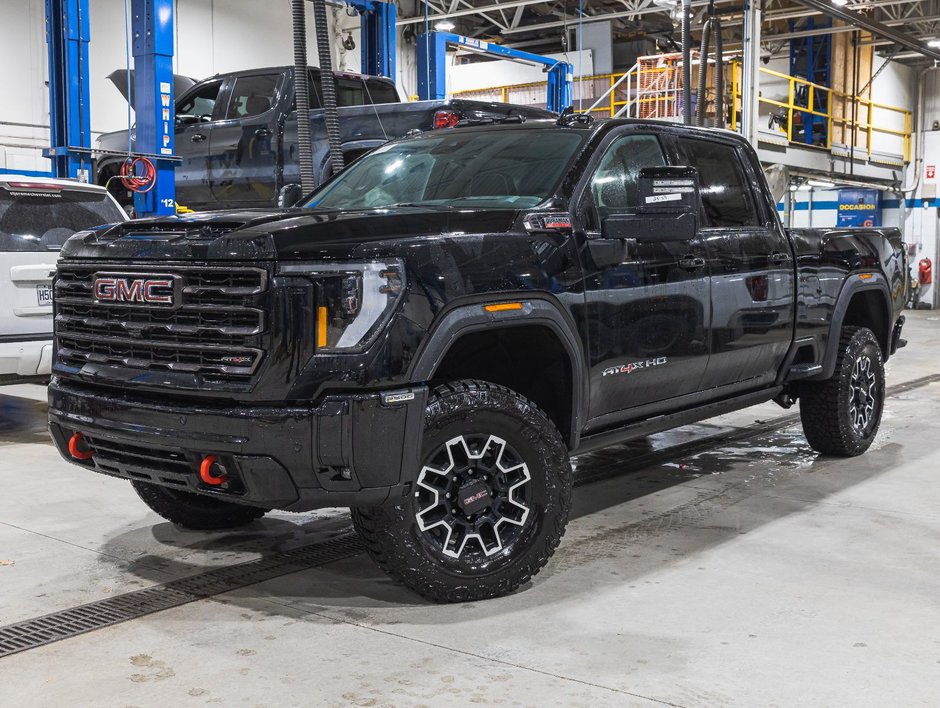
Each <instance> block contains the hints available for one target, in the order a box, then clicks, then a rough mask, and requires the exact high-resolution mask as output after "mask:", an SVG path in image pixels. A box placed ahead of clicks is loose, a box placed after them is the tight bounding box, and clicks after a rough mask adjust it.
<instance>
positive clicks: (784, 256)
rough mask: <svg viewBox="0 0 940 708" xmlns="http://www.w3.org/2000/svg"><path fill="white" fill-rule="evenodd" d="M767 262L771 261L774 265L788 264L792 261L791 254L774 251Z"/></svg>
mask: <svg viewBox="0 0 940 708" xmlns="http://www.w3.org/2000/svg"><path fill="white" fill-rule="evenodd" d="M767 260H769V261H770V262H771V263H772V264H773V265H780V264H781V263H786V262H787V261H788V260H790V254H789V253H780V252H779V251H774V252H773V253H771V254H770V255H769V256H768V257H767Z"/></svg>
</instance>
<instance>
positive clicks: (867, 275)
mask: <svg viewBox="0 0 940 708" xmlns="http://www.w3.org/2000/svg"><path fill="white" fill-rule="evenodd" d="M858 277H859V278H861V279H862V280H871V279H872V278H874V277H875V276H873V275H872V274H871V273H861V274H860V275H859V276H858Z"/></svg>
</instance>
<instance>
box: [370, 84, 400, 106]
mask: <svg viewBox="0 0 940 708" xmlns="http://www.w3.org/2000/svg"><path fill="white" fill-rule="evenodd" d="M363 83H364V84H365V87H366V103H372V104H380V103H398V92H397V91H395V87H394V86H393V85H392V84H390V83H388V82H387V81H381V80H379V79H366V80H365V81H364V82H363Z"/></svg>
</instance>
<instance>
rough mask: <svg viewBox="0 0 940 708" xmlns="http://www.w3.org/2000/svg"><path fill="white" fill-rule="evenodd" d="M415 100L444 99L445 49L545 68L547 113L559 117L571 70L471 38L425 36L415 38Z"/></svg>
mask: <svg viewBox="0 0 940 708" xmlns="http://www.w3.org/2000/svg"><path fill="white" fill-rule="evenodd" d="M416 44H417V47H418V97H419V98H420V99H421V100H424V101H427V100H430V99H441V98H446V97H447V75H446V73H445V71H446V68H447V47H449V46H450V47H459V48H461V49H466V50H469V51H472V52H476V53H478V54H486V55H488V56H493V57H499V58H501V59H509V60H511V61H518V62H521V63H524V64H536V65H539V66H543V67H545V71H546V72H547V73H548V100H547V105H546V107H547V108H548V110H550V111H555V112H556V113H561V112H562V111H564V110H565V109H566V108H568V107H569V106H570V105H571V104H572V93H573V92H572V84H573V82H574V67H573V66H572V65H571V64H568V63H567V62H563V61H559V60H558V59H551V58H549V57H545V56H542V55H541V54H532V53H530V52H523V51H520V50H518V49H511V48H509V47H504V46H502V45H499V44H493V43H492V42H484V41H483V40H480V39H474V38H473V37H464V36H462V35H459V34H452V33H451V32H428V33H427V34H422V35H419V36H418V40H417V43H416Z"/></svg>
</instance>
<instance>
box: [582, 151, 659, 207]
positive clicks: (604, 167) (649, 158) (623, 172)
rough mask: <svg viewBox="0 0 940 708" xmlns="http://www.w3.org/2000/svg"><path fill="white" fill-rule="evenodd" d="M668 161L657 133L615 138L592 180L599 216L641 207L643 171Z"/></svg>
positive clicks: (592, 190)
mask: <svg viewBox="0 0 940 708" xmlns="http://www.w3.org/2000/svg"><path fill="white" fill-rule="evenodd" d="M665 164H666V158H665V156H664V155H663V149H662V146H661V145H660V144H659V140H658V139H657V138H656V136H655V135H627V136H624V137H622V138H617V139H616V140H614V142H612V143H611V144H610V146H609V147H608V148H607V151H606V152H605V153H604V156H603V157H602V158H601V162H600V164H599V165H598V166H597V171H596V172H595V173H594V177H593V178H592V180H591V193H592V194H593V195H594V206H595V207H596V208H597V215H598V216H599V217H600V218H601V219H603V218H604V217H605V216H606V215H607V214H609V213H611V212H616V211H623V210H628V209H636V208H637V207H639V205H640V189H639V183H638V180H639V177H640V170H642V169H643V168H644V167H662V166H664V165H665Z"/></svg>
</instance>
